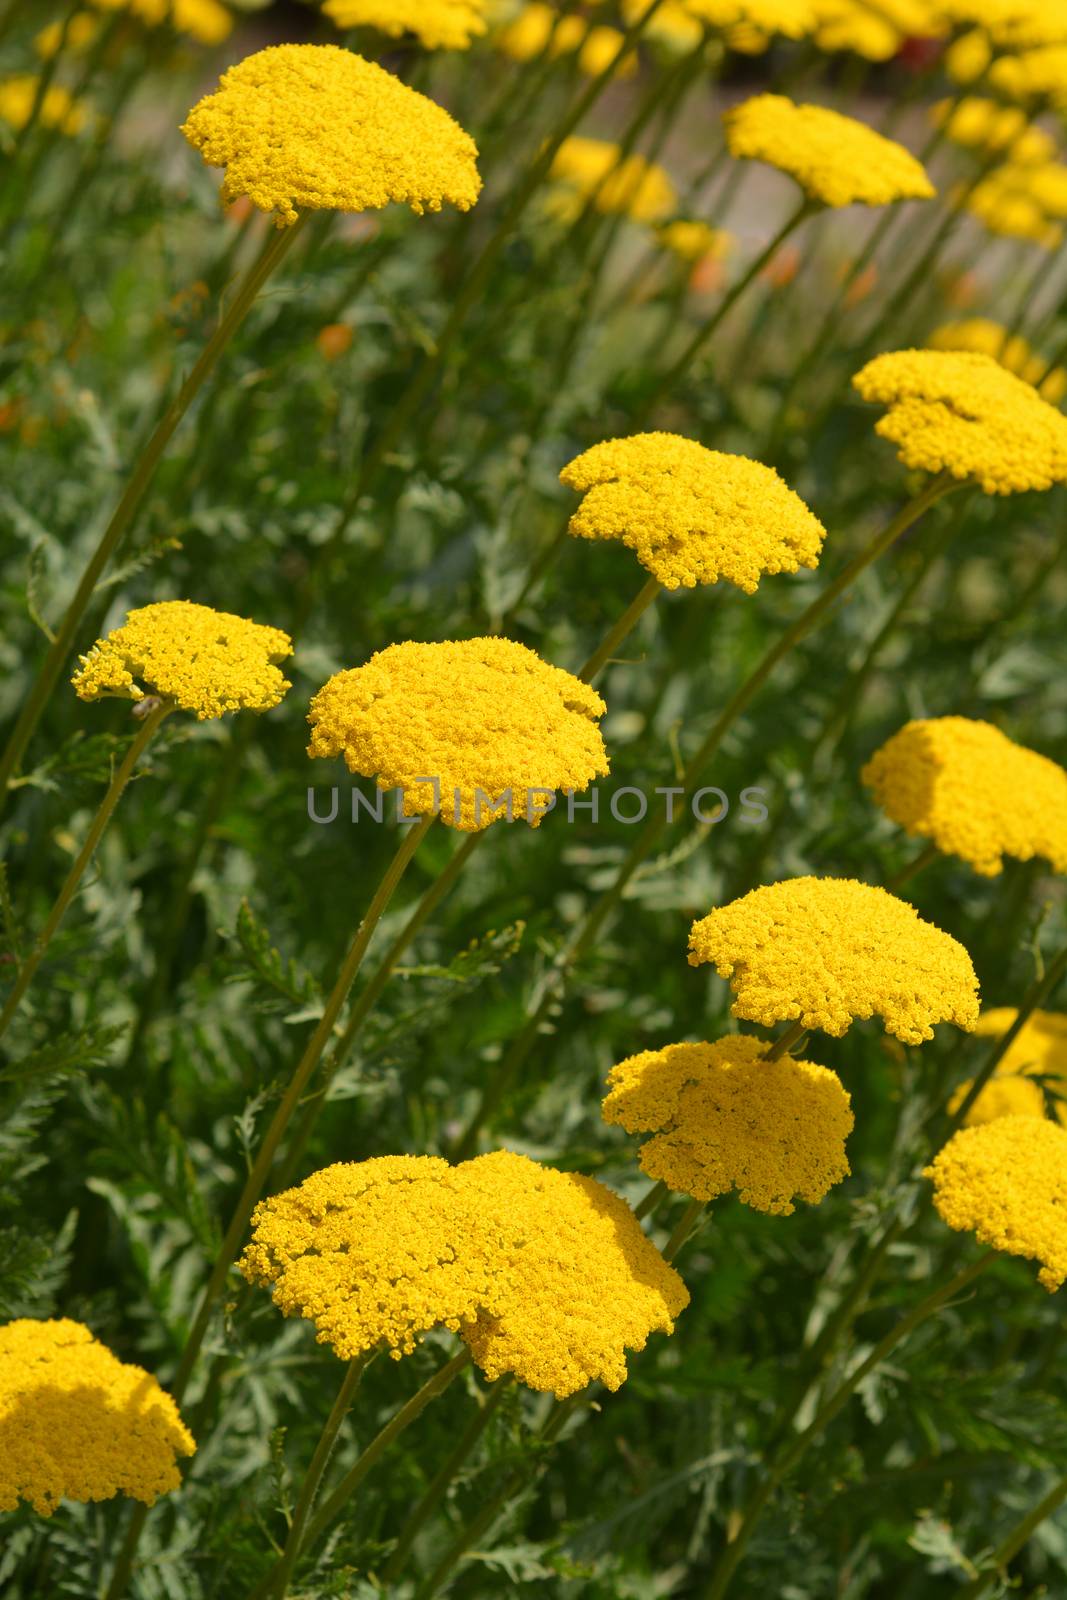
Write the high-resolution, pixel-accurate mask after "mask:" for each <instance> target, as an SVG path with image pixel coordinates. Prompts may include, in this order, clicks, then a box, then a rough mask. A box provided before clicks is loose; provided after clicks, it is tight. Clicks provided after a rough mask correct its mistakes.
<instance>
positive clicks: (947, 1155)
mask: <svg viewBox="0 0 1067 1600" xmlns="http://www.w3.org/2000/svg"><path fill="white" fill-rule="evenodd" d="M923 1176H924V1177H927V1178H930V1179H932V1181H933V1185H934V1205H935V1206H936V1208H937V1211H938V1214H939V1216H940V1217H941V1220H942V1222H945V1223H947V1224H948V1226H949V1227H950V1228H954V1229H955V1230H956V1231H957V1232H958V1233H973V1234H974V1235H975V1237H976V1238H977V1239H978V1240H979V1241H980V1242H981V1243H982V1244H985V1245H989V1246H990V1247H991V1248H992V1249H994V1250H1004V1251H1006V1252H1007V1253H1008V1254H1009V1255H1013V1256H1023V1257H1025V1258H1026V1259H1027V1260H1030V1261H1039V1262H1040V1263H1041V1271H1040V1272H1039V1273H1038V1275H1037V1278H1038V1282H1039V1283H1040V1284H1042V1285H1043V1286H1044V1287H1045V1288H1046V1289H1047V1290H1048V1291H1049V1293H1050V1294H1052V1293H1054V1292H1055V1291H1056V1290H1057V1289H1058V1288H1059V1287H1060V1284H1061V1283H1062V1282H1063V1280H1064V1279H1065V1278H1067V1130H1064V1129H1063V1128H1061V1127H1060V1125H1059V1123H1058V1122H1047V1121H1045V1122H1042V1121H1040V1120H1038V1118H1036V1117H1020V1116H1013V1117H998V1118H997V1120H996V1121H995V1122H986V1123H983V1124H982V1125H981V1126H980V1127H977V1128H961V1129H960V1131H959V1133H956V1134H953V1136H952V1138H951V1139H950V1140H949V1142H948V1144H947V1145H946V1146H945V1148H944V1149H943V1150H941V1151H939V1153H938V1154H937V1155H936V1156H935V1157H934V1159H933V1161H932V1162H931V1163H930V1165H929V1166H928V1167H927V1168H926V1170H925V1172H924V1174H923Z"/></svg>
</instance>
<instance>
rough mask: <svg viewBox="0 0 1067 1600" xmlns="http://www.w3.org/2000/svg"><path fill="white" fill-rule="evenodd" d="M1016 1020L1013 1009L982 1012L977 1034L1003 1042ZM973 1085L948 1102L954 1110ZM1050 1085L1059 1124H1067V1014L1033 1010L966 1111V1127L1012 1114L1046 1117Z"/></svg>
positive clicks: (997, 1008)
mask: <svg viewBox="0 0 1067 1600" xmlns="http://www.w3.org/2000/svg"><path fill="white" fill-rule="evenodd" d="M1017 1016H1018V1012H1017V1011H1016V1010H1015V1009H1014V1007H1012V1006H996V1007H994V1008H993V1009H992V1010H991V1011H983V1012H982V1015H981V1016H980V1017H979V1018H978V1026H977V1028H976V1029H975V1033H976V1034H977V1035H978V1036H979V1037H981V1038H987V1039H1000V1038H1003V1036H1004V1034H1006V1033H1007V1031H1008V1029H1009V1028H1010V1027H1012V1025H1013V1024H1014V1022H1015V1019H1016V1017H1017ZM970 1087H971V1080H970V1079H968V1080H967V1082H966V1083H963V1084H961V1085H960V1087H959V1088H958V1089H957V1090H956V1092H955V1094H954V1095H953V1096H952V1099H951V1100H950V1102H949V1110H950V1111H952V1112H954V1111H956V1110H957V1108H958V1107H959V1106H960V1105H962V1104H963V1101H964V1099H965V1098H966V1096H967V1094H968V1093H969V1091H970ZM1046 1087H1047V1088H1048V1089H1051V1090H1052V1091H1053V1094H1054V1095H1055V1100H1054V1109H1055V1110H1056V1112H1057V1114H1058V1116H1059V1119H1060V1121H1061V1122H1067V1099H1065V1098H1064V1096H1065V1091H1067V1016H1064V1015H1063V1014H1062V1013H1060V1012H1058V1011H1034V1012H1032V1013H1031V1014H1030V1016H1029V1017H1027V1019H1026V1021H1025V1022H1024V1023H1023V1025H1022V1027H1021V1028H1020V1029H1019V1032H1018V1033H1017V1034H1016V1036H1015V1038H1014V1039H1013V1040H1012V1042H1011V1044H1010V1045H1009V1046H1008V1048H1007V1049H1006V1050H1005V1052H1004V1054H1003V1055H1002V1056H1001V1058H1000V1060H999V1061H998V1062H997V1065H996V1070H995V1072H994V1074H993V1077H992V1078H991V1079H990V1080H989V1082H988V1083H987V1084H986V1085H985V1086H984V1088H982V1089H981V1090H980V1091H979V1093H978V1096H977V1098H976V1100H975V1102H974V1104H973V1105H972V1106H971V1108H970V1110H969V1111H968V1112H967V1115H966V1117H965V1119H964V1120H965V1122H966V1125H967V1126H968V1127H974V1126H977V1124H979V1123H981V1122H993V1121H995V1120H996V1118H997V1117H1004V1116H1008V1115H1009V1114H1010V1113H1012V1112H1015V1113H1017V1114H1018V1115H1020V1116H1029V1117H1043V1116H1045V1114H1046V1109H1047V1108H1046V1095H1045V1089H1046Z"/></svg>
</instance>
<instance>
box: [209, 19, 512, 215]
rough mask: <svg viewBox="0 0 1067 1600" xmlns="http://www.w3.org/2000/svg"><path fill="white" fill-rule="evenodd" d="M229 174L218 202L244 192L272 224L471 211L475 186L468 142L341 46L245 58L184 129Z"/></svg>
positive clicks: (277, 49)
mask: <svg viewBox="0 0 1067 1600" xmlns="http://www.w3.org/2000/svg"><path fill="white" fill-rule="evenodd" d="M182 132H183V133H184V135H185V137H186V138H187V139H188V141H189V143H190V144H191V145H192V146H193V147H194V148H195V149H197V150H199V151H200V153H201V155H202V156H203V158H204V160H205V161H206V162H207V164H208V166H212V167H225V169H226V176H225V179H224V180H223V184H222V190H221V198H222V202H223V204H224V205H229V204H231V202H232V201H234V200H237V199H239V198H240V196H242V195H247V196H248V198H249V199H250V200H251V201H252V203H253V205H256V206H258V207H259V209H260V210H261V211H273V212H274V214H275V217H276V219H277V221H278V224H279V226H284V225H286V224H289V223H293V222H295V221H296V219H297V217H298V216H299V214H300V213H301V212H302V211H372V210H378V209H380V208H381V207H382V206H387V205H388V204H389V203H390V201H396V202H397V203H398V204H400V205H407V206H410V207H411V209H412V211H415V212H418V213H420V214H421V213H422V212H424V211H440V209H441V207H442V206H443V205H444V204H445V203H446V202H447V203H448V204H449V205H454V206H457V207H458V208H459V209H460V210H461V211H467V210H469V209H470V207H471V206H472V205H473V204H474V202H475V201H476V200H477V198H478V192H479V190H480V188H481V179H480V178H479V176H478V169H477V166H476V165H475V160H476V157H477V154H478V152H477V149H476V147H475V144H474V140H473V139H472V138H471V137H470V135H469V134H467V133H464V131H463V129H462V128H461V127H460V126H459V124H458V123H456V122H454V121H453V120H452V118H451V117H450V116H449V115H448V112H447V111H443V110H442V109H441V107H440V106H439V105H436V104H435V103H434V101H432V100H428V99H427V98H426V96H425V95H422V94H419V93H417V91H416V90H414V89H409V88H408V87H407V85H406V84H403V83H401V82H400V80H399V79H398V78H394V77H393V76H392V74H391V73H388V72H386V71H385V70H384V69H383V68H382V67H379V66H377V65H376V64H375V63H374V62H373V61H364V59H363V57H362V56H357V55H353V53H352V52H351V51H350V50H341V49H339V48H338V47H337V46H336V45H329V44H326V45H318V44H281V45H273V46H271V47H270V48H269V49H266V50H259V51H257V52H256V54H255V55H252V56H247V57H246V58H245V60H244V61H240V62H238V64H237V65H236V66H235V67H231V68H230V69H229V71H228V72H224V73H223V75H222V77H221V79H220V80H219V87H218V89H217V90H216V91H215V93H214V94H209V95H207V96H206V97H205V98H204V99H203V100H201V101H199V102H198V103H197V104H196V105H195V106H194V107H193V109H192V110H191V111H190V113H189V116H188V118H187V120H186V122H185V123H184V125H183V127H182Z"/></svg>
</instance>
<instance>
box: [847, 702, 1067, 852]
mask: <svg viewBox="0 0 1067 1600" xmlns="http://www.w3.org/2000/svg"><path fill="white" fill-rule="evenodd" d="M861 776H862V779H863V782H864V783H865V784H866V785H867V787H868V788H869V789H870V790H871V791H872V793H873V795H874V798H875V801H876V802H877V804H878V805H880V806H881V807H882V810H883V811H885V812H886V814H887V815H888V816H890V817H892V819H893V821H894V822H896V823H899V825H900V826H901V827H902V828H904V829H905V830H906V831H907V832H908V833H909V834H911V835H912V836H913V837H915V836H919V837H921V838H924V839H932V840H933V842H934V843H935V844H936V845H937V848H938V849H939V850H942V851H944V852H945V853H946V854H947V855H956V856H960V857H961V858H962V859H963V860H964V861H968V862H970V864H971V866H972V867H973V868H974V870H975V871H976V872H980V873H982V874H983V876H985V877H987V878H992V877H995V876H996V875H997V873H998V872H1002V871H1003V869H1004V857H1005V856H1006V855H1008V856H1014V857H1015V858H1016V859H1017V860H1019V861H1029V860H1031V859H1032V858H1033V857H1034V856H1044V857H1045V858H1046V859H1047V860H1048V861H1049V862H1051V864H1052V866H1053V867H1054V868H1055V870H1056V871H1057V872H1067V772H1064V770H1063V768H1062V767H1058V766H1057V765H1056V763H1055V762H1054V761H1050V760H1049V759H1048V758H1047V756H1041V755H1038V754H1037V753H1036V752H1035V751H1033V750H1027V749H1026V748H1025V746H1023V745H1020V744H1016V743H1015V742H1014V740H1012V739H1009V738H1008V736H1007V734H1006V733H1002V732H1001V731H1000V729H999V728H996V727H994V726H993V724H992V723H989V722H977V721H974V720H973V719H972V718H970V717H929V718H925V719H922V720H920V721H916V722H908V723H906V724H905V726H904V727H903V728H901V729H900V730H899V731H898V732H897V733H895V734H893V736H892V738H891V739H888V740H887V741H886V743H885V744H884V745H883V746H882V747H881V749H880V750H876V751H875V753H874V755H873V756H872V757H871V759H870V760H869V761H868V762H867V764H866V766H865V767H864V768H863V771H862V773H861Z"/></svg>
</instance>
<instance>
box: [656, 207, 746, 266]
mask: <svg viewBox="0 0 1067 1600" xmlns="http://www.w3.org/2000/svg"><path fill="white" fill-rule="evenodd" d="M656 237H657V239H658V240H659V242H660V244H661V245H662V246H663V248H664V249H665V250H669V251H670V252H671V254H672V255H675V256H677V257H678V259H679V261H706V260H709V259H710V260H712V261H724V260H725V259H726V257H727V256H728V255H729V254H730V252H731V250H732V249H733V247H734V237H733V234H731V233H727V231H726V230H725V228H712V227H710V226H709V225H708V223H706V222H699V221H695V220H690V219H688V218H684V217H678V218H677V219H676V220H675V221H674V222H667V223H664V225H663V227H662V228H657V229H656Z"/></svg>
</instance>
